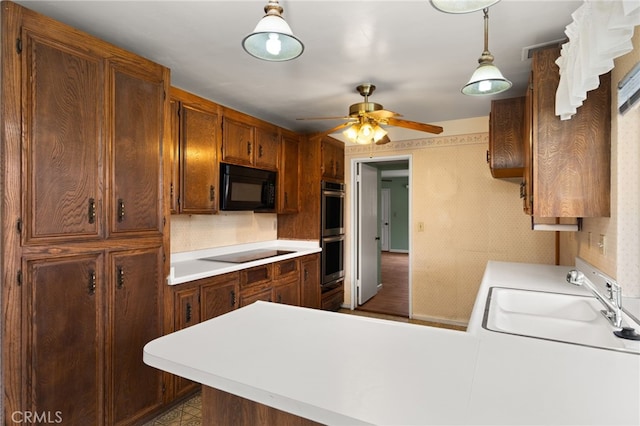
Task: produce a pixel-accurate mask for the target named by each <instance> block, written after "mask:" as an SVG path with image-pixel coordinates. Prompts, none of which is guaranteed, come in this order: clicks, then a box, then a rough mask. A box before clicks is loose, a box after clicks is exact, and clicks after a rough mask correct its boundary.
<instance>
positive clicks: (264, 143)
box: [253, 126, 280, 170]
mask: <svg viewBox="0 0 640 426" xmlns="http://www.w3.org/2000/svg"><path fill="white" fill-rule="evenodd" d="M279 138H280V135H279V133H278V128H277V127H275V126H259V127H256V128H255V148H254V160H253V165H254V166H255V167H256V168H257V169H264V170H277V168H278V157H279V154H280V139H279Z"/></svg>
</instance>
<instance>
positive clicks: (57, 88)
mask: <svg viewBox="0 0 640 426" xmlns="http://www.w3.org/2000/svg"><path fill="white" fill-rule="evenodd" d="M45 29H46V27H42V28H40V29H39V31H43V30H45ZM44 37H45V36H41V35H39V34H37V33H34V32H32V31H31V30H24V31H23V35H22V40H23V43H24V46H25V50H24V52H23V55H25V61H23V66H24V69H23V73H22V74H23V76H24V82H25V84H24V88H25V90H24V91H23V100H22V102H23V106H24V107H23V111H24V128H23V131H24V149H23V152H24V169H23V171H24V175H23V180H22V184H23V192H24V193H25V194H26V197H25V201H26V203H25V206H24V208H25V212H24V213H23V218H24V228H25V232H23V235H24V243H25V244H46V243H51V242H53V241H60V240H68V239H73V240H86V239H97V238H100V237H101V234H102V231H101V224H102V219H101V213H100V210H101V208H102V194H101V188H102V185H103V169H102V165H101V163H102V159H103V155H104V154H103V144H102V132H103V128H102V125H101V123H102V116H103V92H104V89H103V81H104V80H103V78H104V77H103V75H104V72H103V65H102V62H101V60H100V58H98V57H95V56H91V55H90V53H89V51H87V49H83V48H81V47H80V46H75V45H73V44H70V43H72V42H71V40H64V41H61V40H55V39H53V37H54V35H46V37H50V38H44ZM78 43H80V41H79V42H78ZM16 195H17V194H16Z"/></svg>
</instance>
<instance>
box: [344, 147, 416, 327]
mask: <svg viewBox="0 0 640 426" xmlns="http://www.w3.org/2000/svg"><path fill="white" fill-rule="evenodd" d="M351 170H353V171H354V172H353V173H352V176H351V184H352V188H354V191H352V194H351V205H352V206H353V209H352V210H351V211H352V212H353V214H352V215H351V221H352V228H351V229H353V230H354V231H355V232H354V237H355V238H354V239H353V242H352V243H351V246H352V247H351V249H350V254H351V257H352V262H351V264H352V265H354V271H353V278H354V279H353V280H352V292H351V294H352V295H353V296H352V308H353V309H357V310H363V311H370V312H376V313H379V314H387V315H394V316H403V317H407V318H411V316H412V312H411V285H410V284H411V282H410V281H411V274H410V268H411V266H410V265H411V261H410V260H411V259H410V258H411V252H410V250H409V248H410V241H411V235H410V233H411V229H410V226H409V224H410V223H411V221H410V220H411V218H410V215H411V208H410V205H411V195H410V194H411V193H410V188H411V182H410V180H411V156H410V155H409V156H395V157H379V158H366V159H364V158H363V159H354V160H352V168H351ZM372 223H373V225H372Z"/></svg>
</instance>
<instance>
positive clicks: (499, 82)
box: [462, 63, 511, 96]
mask: <svg viewBox="0 0 640 426" xmlns="http://www.w3.org/2000/svg"><path fill="white" fill-rule="evenodd" d="M510 88H511V82H510V81H509V80H507V79H506V78H504V76H503V75H502V73H501V72H500V70H499V69H498V67H496V66H495V65H493V64H492V63H488V64H480V65H479V66H478V68H476V70H475V71H474V72H473V75H472V76H471V78H470V79H469V82H468V83H467V84H466V85H465V86H464V87H463V88H462V93H464V94H465V95H470V96H483V95H493V94H496V93H500V92H504V91H505V90H508V89H510Z"/></svg>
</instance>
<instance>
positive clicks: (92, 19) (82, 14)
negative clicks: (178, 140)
mask: <svg viewBox="0 0 640 426" xmlns="http://www.w3.org/2000/svg"><path fill="white" fill-rule="evenodd" d="M16 2H17V3H19V4H22V5H23V6H26V7H28V8H30V9H32V10H35V11H38V12H41V13H43V14H45V15H47V16H50V17H53V18H55V19H57V20H59V21H62V22H65V23H67V24H70V25H72V26H74V27H76V28H78V29H81V30H83V31H86V32H88V33H91V34H93V35H96V36H98V37H100V38H101V39H104V40H107V41H109V42H111V43H113V44H116V45H118V46H121V47H123V48H125V49H127V50H130V51H132V52H135V53H138V54H140V55H142V56H145V57H147V58H149V59H151V60H153V61H156V62H158V63H161V64H163V65H166V66H168V67H169V68H170V69H171V81H172V84H173V85H174V86H177V87H180V88H182V89H185V90H187V91H189V92H192V93H195V94H198V95H200V96H202V97H205V98H208V99H211V100H213V101H215V102H217V103H219V104H222V105H225V106H228V107H231V108H233V109H236V110H239V111H243V112H246V113H248V114H251V115H253V116H256V117H259V118H262V119H264V120H266V121H269V122H272V123H275V124H278V125H280V126H283V127H285V128H289V129H292V130H295V131H300V132H312V131H321V130H325V129H329V128H332V127H333V126H335V125H337V124H340V123H341V122H342V121H341V120H326V121H324V120H322V121H315V120H314V121H301V120H296V118H301V117H324V116H333V117H335V116H344V115H347V113H348V107H349V105H351V104H353V103H356V102H361V101H362V97H361V96H360V95H359V94H358V93H357V92H356V90H355V87H356V86H357V85H358V84H360V83H364V82H367V83H373V84H375V85H376V86H377V89H376V91H375V93H374V94H373V95H372V96H371V98H370V101H372V102H377V103H380V104H382V105H383V106H384V107H385V109H389V110H392V111H395V112H398V113H400V114H402V115H403V116H404V117H403V118H405V119H407V120H413V121H421V122H425V123H435V124H439V123H441V122H443V121H448V120H456V119H463V118H470V117H480V116H486V115H488V114H489V110H490V101H491V99H497V98H509V97H515V96H522V95H523V94H524V90H525V87H526V83H527V79H528V73H529V68H530V60H524V61H523V60H522V49H523V48H524V47H526V46H533V45H537V44H542V43H546V42H549V41H553V40H558V39H562V38H564V37H565V35H564V29H565V27H566V25H568V24H569V23H570V22H571V13H572V12H573V11H574V10H576V9H577V8H578V7H579V6H580V5H581V4H582V0H569V1H551V0H547V1H540V0H538V1H524V0H522V1H521V0H502V1H501V2H499V3H497V4H496V5H494V6H493V7H491V9H490V10H489V50H490V51H491V53H492V54H493V55H494V56H495V64H496V65H497V66H498V67H499V68H500V69H501V71H502V72H503V74H504V75H505V77H507V78H508V79H510V80H511V81H512V82H513V87H512V88H511V89H510V90H509V91H507V92H504V93H502V94H500V95H494V96H489V97H468V96H465V95H463V94H461V93H460V88H461V87H462V86H463V85H464V84H466V82H467V81H468V79H469V77H470V76H471V74H472V72H473V70H474V69H475V68H476V66H477V59H478V57H479V56H480V54H481V53H482V50H483V14H482V11H478V12H474V13H470V14H464V15H452V14H445V13H442V12H439V11H437V10H436V9H434V8H433V7H432V6H431V4H430V3H429V1H428V0H414V1H394V0H386V1H365V0H359V1H356V0H352V1H333V0H324V1H313V0H281V1H280V4H281V6H282V7H283V8H284V14H283V17H284V18H285V20H286V21H287V22H288V23H289V25H290V26H291V28H292V30H293V32H294V34H295V35H296V36H297V37H298V38H300V39H301V40H302V41H303V43H304V44H305V50H304V53H303V54H302V56H300V57H299V58H297V59H295V60H292V61H287V62H266V61H261V60H259V59H255V58H253V57H251V56H249V55H248V54H247V53H246V52H245V51H244V50H243V49H242V47H241V40H242V39H243V37H244V36H245V35H247V34H248V33H250V32H251V31H252V30H253V28H254V27H255V25H256V24H257V22H258V21H259V20H260V18H261V17H262V16H263V15H264V12H263V8H264V6H265V4H266V3H267V1H266V0H259V1H256V0H234V1H220V0H215V1H73V0H72V1H28V0H18V1H16ZM388 130H389V129H388ZM445 131H446V126H445ZM336 136H339V137H341V135H340V134H338V135H336ZM389 136H390V138H391V140H400V139H409V138H413V137H418V138H419V137H428V136H429V134H425V133H419V132H412V131H403V130H401V129H391V130H390V131H389Z"/></svg>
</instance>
